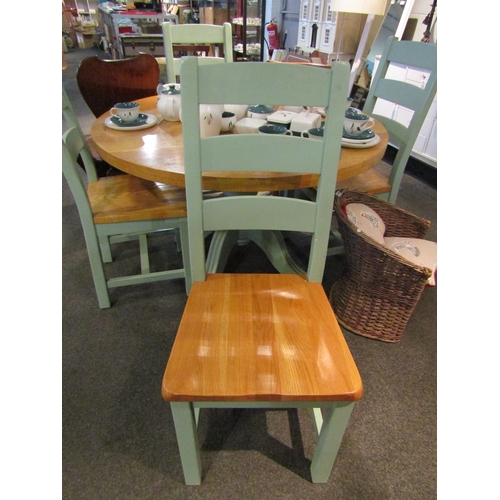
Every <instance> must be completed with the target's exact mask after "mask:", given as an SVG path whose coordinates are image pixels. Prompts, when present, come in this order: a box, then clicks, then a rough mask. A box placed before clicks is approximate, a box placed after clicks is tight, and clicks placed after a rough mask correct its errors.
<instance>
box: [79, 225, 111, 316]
mask: <svg viewBox="0 0 500 500" xmlns="http://www.w3.org/2000/svg"><path fill="white" fill-rule="evenodd" d="M84 235H85V243H86V244H87V253H88V255H89V260H90V268H91V270H92V278H93V279H94V286H95V291H96V294H97V300H98V301H99V307H100V308H101V309H105V308H107V307H111V302H110V300H109V291H108V284H107V280H106V275H105V274H104V267H103V265H102V260H101V252H100V250H99V241H98V239H97V235H96V234H95V230H94V228H93V227H92V228H90V229H88V228H86V227H84Z"/></svg>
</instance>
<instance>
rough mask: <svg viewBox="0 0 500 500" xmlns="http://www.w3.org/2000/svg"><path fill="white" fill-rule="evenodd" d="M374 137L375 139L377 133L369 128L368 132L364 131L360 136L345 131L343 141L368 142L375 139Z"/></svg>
mask: <svg viewBox="0 0 500 500" xmlns="http://www.w3.org/2000/svg"><path fill="white" fill-rule="evenodd" d="M374 137H375V132H374V131H373V130H372V129H371V128H369V129H367V130H363V132H361V134H358V135H352V134H348V133H347V132H345V131H344V133H343V134H342V140H344V139H347V140H348V141H356V142H359V141H364V142H366V141H368V140H370V139H373V138H374Z"/></svg>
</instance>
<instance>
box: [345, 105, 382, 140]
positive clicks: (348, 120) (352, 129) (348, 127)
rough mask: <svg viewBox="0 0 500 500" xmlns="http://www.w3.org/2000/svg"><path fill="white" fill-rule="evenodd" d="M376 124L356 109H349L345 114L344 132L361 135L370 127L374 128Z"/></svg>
mask: <svg viewBox="0 0 500 500" xmlns="http://www.w3.org/2000/svg"><path fill="white" fill-rule="evenodd" d="M373 125H375V122H374V121H373V120H372V119H371V118H370V117H369V116H368V115H365V114H363V113H361V111H358V110H357V109H355V108H349V109H348V110H347V111H346V112H345V118H344V132H346V133H347V134H349V135H354V136H356V135H359V134H361V133H362V132H364V131H365V130H368V129H369V128H370V127H373Z"/></svg>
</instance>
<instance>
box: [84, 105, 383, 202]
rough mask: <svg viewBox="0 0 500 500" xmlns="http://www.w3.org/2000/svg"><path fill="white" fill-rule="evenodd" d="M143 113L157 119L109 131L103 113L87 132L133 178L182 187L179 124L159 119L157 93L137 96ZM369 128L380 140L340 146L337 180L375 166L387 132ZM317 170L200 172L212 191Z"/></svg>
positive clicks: (274, 185)
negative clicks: (362, 145)
mask: <svg viewBox="0 0 500 500" xmlns="http://www.w3.org/2000/svg"><path fill="white" fill-rule="evenodd" d="M137 102H138V103H140V105H141V108H140V112H141V113H149V114H153V115H155V116H157V117H158V118H159V122H158V123H157V124H156V125H154V126H153V127H150V128H147V129H142V130H123V131H122V130H113V129H111V128H109V127H107V126H106V125H105V124H104V120H105V119H106V118H107V117H108V116H109V113H105V114H104V115H102V116H100V117H99V118H98V119H97V120H96V121H95V122H94V124H93V125H92V128H91V131H90V134H91V137H92V140H93V142H94V144H95V148H96V150H97V152H98V153H99V155H100V156H101V158H102V159H103V160H105V161H107V162H108V163H109V164H110V165H113V167H115V168H117V169H119V170H122V171H123V172H126V173H128V174H131V175H135V176H136V177H141V178H143V179H147V180H150V181H156V182H163V183H165V184H171V185H172V186H180V187H184V150H183V146H182V123H181V122H168V121H166V120H162V119H161V115H160V113H159V111H158V109H157V108H156V102H157V96H152V97H146V98H144V99H138V100H137ZM373 131H374V132H375V133H376V134H377V135H378V136H379V137H380V142H379V143H378V144H377V145H376V146H373V147H370V148H366V149H347V148H342V152H341V154H340V161H339V169H338V176H337V180H338V181H342V180H344V179H348V178H350V177H354V176H356V175H358V174H361V173H362V172H366V171H367V170H369V169H371V168H373V167H374V166H375V165H376V164H377V163H378V162H379V161H380V160H381V159H382V158H383V156H384V153H385V150H386V147H387V143H388V140H389V135H388V133H387V131H386V129H385V128H384V126H383V125H382V124H381V123H379V122H377V121H376V122H375V125H374V127H373ZM316 185H317V176H316V175H309V174H308V175H304V174H287V173H270V172H264V173H262V172H255V173H254V174H253V175H252V176H251V177H250V176H249V175H248V173H242V172H231V173H229V174H228V173H217V172H210V173H206V174H204V175H203V188H204V189H210V190H214V191H234V192H257V191H285V190H292V189H301V188H309V187H315V186H316Z"/></svg>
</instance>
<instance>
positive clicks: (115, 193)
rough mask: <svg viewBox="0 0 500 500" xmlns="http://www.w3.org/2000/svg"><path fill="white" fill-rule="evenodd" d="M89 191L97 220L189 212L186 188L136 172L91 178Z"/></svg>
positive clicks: (151, 216) (109, 221)
mask: <svg viewBox="0 0 500 500" xmlns="http://www.w3.org/2000/svg"><path fill="white" fill-rule="evenodd" d="M87 194H88V197H89V201H90V206H91V207H92V214H93V217H94V222H95V223H96V224H106V223H111V222H129V221H138V220H150V219H163V218H170V217H186V215H187V212H186V192H185V191H184V189H182V188H178V187H175V186H169V185H167V184H160V183H156V182H152V181H147V180H144V179H140V178H138V177H134V176H132V175H127V174H124V175H117V176H114V177H106V178H103V179H99V180H98V181H96V182H90V183H89V185H88V189H87Z"/></svg>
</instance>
